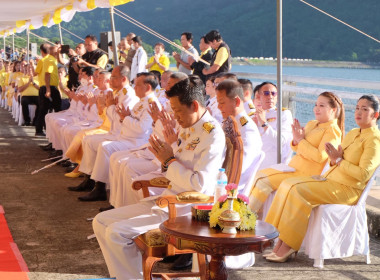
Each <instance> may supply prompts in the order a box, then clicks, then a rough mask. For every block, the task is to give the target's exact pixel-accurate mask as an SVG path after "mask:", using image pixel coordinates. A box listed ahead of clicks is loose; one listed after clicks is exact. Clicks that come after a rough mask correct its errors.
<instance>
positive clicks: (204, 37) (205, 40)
mask: <svg viewBox="0 0 380 280" xmlns="http://www.w3.org/2000/svg"><path fill="white" fill-rule="evenodd" d="M201 39H203V41H204V42H205V44H209V43H210V42H209V41H208V40H207V38H206V35H203V36H201Z"/></svg>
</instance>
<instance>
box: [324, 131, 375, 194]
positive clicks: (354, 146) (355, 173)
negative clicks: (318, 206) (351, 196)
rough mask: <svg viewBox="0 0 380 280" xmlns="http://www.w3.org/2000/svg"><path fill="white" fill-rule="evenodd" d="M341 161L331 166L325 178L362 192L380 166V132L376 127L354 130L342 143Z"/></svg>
mask: <svg viewBox="0 0 380 280" xmlns="http://www.w3.org/2000/svg"><path fill="white" fill-rule="evenodd" d="M342 148H343V160H342V161H341V162H340V164H339V165H334V166H332V167H331V168H330V169H329V170H328V171H327V173H326V176H325V177H326V178H328V179H329V180H332V181H335V182H337V183H339V184H342V185H346V186H349V187H352V188H355V189H360V190H363V189H364V187H365V186H366V184H367V182H368V180H369V179H370V177H371V176H372V174H373V172H374V171H375V169H376V168H377V167H378V166H379V164H380V131H379V128H378V127H377V126H375V127H370V128H366V129H359V128H354V129H353V130H351V131H350V132H349V133H347V135H346V137H344V139H343V142H342Z"/></svg>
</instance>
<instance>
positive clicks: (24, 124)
mask: <svg viewBox="0 0 380 280" xmlns="http://www.w3.org/2000/svg"><path fill="white" fill-rule="evenodd" d="M22 126H30V122H24V123H23V124H22Z"/></svg>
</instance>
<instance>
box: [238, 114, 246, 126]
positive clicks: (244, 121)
mask: <svg viewBox="0 0 380 280" xmlns="http://www.w3.org/2000/svg"><path fill="white" fill-rule="evenodd" d="M247 123H248V120H247V119H246V117H244V116H242V117H241V118H240V124H241V126H245V125H246V124H247Z"/></svg>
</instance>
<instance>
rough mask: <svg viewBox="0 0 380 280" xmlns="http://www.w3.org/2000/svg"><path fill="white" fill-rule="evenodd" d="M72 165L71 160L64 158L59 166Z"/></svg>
mask: <svg viewBox="0 0 380 280" xmlns="http://www.w3.org/2000/svg"><path fill="white" fill-rule="evenodd" d="M71 165H72V163H71V161H69V160H65V161H62V162H61V166H62V167H69V166H71Z"/></svg>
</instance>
